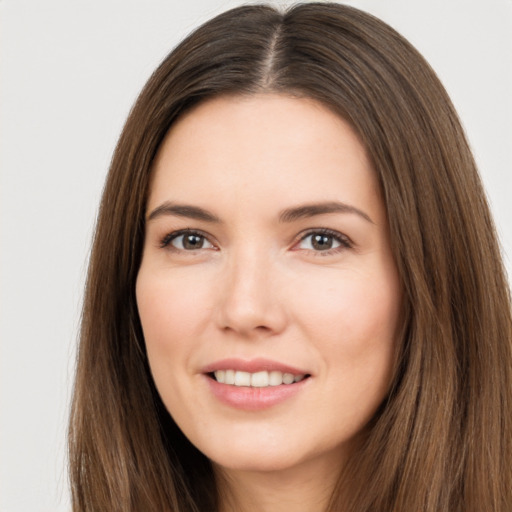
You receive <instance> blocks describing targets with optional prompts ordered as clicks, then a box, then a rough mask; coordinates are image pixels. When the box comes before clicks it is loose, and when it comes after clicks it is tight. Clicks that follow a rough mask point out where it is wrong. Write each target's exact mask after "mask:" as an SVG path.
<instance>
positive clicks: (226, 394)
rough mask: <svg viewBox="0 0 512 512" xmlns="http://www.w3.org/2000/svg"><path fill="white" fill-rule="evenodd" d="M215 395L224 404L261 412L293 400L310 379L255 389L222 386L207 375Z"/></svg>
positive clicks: (228, 385)
mask: <svg viewBox="0 0 512 512" xmlns="http://www.w3.org/2000/svg"><path fill="white" fill-rule="evenodd" d="M205 378H206V379H207V381H208V385H209V386H210V390H211V391H212V393H213V395H214V396H215V397H216V398H217V399H218V400H220V401H221V402H222V403H224V404H226V405H229V406H230V407H234V408H235V409H241V410H245V411H261V410H263V409H268V408H270V407H272V406H274V405H278V404H280V403H282V402H285V401H286V400H289V399H291V398H292V397H294V396H295V395H297V394H298V393H300V392H301V391H302V390H303V389H304V387H305V386H306V383H307V382H308V381H309V379H310V378H309V377H308V378H306V379H303V380H301V381H300V382H296V383H294V384H282V385H280V386H268V387H265V388H253V387H246V386H233V385H230V384H221V383H220V382H217V381H216V380H215V379H212V378H211V377H209V376H207V375H205Z"/></svg>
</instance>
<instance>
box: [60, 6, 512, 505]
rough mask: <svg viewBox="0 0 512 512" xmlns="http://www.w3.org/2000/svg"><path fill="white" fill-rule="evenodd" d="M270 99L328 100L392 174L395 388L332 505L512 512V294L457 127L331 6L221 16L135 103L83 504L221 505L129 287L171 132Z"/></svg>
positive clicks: (80, 496)
mask: <svg viewBox="0 0 512 512" xmlns="http://www.w3.org/2000/svg"><path fill="white" fill-rule="evenodd" d="M266 91H270V92H277V93H280V92H282V93H284V94H287V95H290V94H292V95H296V96H304V97H309V98H313V99H316V100H318V101H320V102H322V103H324V104H325V105H327V106H328V107H330V108H331V109H332V110H333V111H335V112H337V113H339V115H341V116H342V117H343V118H344V119H346V120H347V121H349V122H350V123H351V124H352V126H353V127H354V128H355V130H356V131H357V133H358V134H359V136H360V138H361V140H362V141H363V143H364V144H365V146H366V148H367V151H368V154H369V155H370V157H371V159H372V161H373V165H374V168H375V170H376V173H377V174H378V176H379V180H380V183H381V187H382V192H383V196H384V199H385V204H386V208H387V212H388V218H389V224H390V232H391V243H392V247H393V251H394V255H395V259H396V263H397V266H398V269H399V273H400V276H401V281H402V285H403V289H404V311H403V319H404V320H403V328H402V330H401V337H400V340H399V341H400V354H399V356H400V357H399V363H398V365H397V368H396V371H395V376H394V381H393V385H392V388H391V390H390V392H389V395H388V397H387V398H386V400H385V403H383V404H382V406H381V408H380V409H379V411H378V412H377V414H376V415H375V417H374V418H373V419H372V422H371V424H370V425H369V426H368V429H367V430H368V431H367V434H366V436H365V439H364V442H363V444H362V446H361V447H360V449H359V450H358V452H357V453H356V454H355V456H354V457H353V460H351V461H350V463H349V465H348V467H346V468H344V471H343V473H342V476H341V478H340V483H339V486H338V488H337V489H335V491H334V493H333V496H332V502H331V509H332V510H344V511H347V512H348V511H352V512H356V511H357V512H364V511H379V512H384V511H407V512H409V511H426V512H427V511H428V512H441V511H446V512H448V511H450V512H456V511H460V512H462V511H464V512H470V511H474V512H482V511H484V510H493V511H498V512H505V511H507V512H508V511H510V510H512V464H511V461H512V320H511V307H510V296H509V291H508V285H507V282H506V278H505V276H504V270H503V267H502V264H501V259H500V254H499V248H498V243H497V240H496V233H495V229H494V226H493V222H492V220H491V217H490V214H489V208H488V206H487V204H486V200H485V196H484V192H483V190H482V186H481V183H480V180H479V177H478V174H477V171H476V169H475V164H474V161H473V158H472V156H471V153H470V150H469V148H468V144H467V142H466V139H465V136H464V133H463V130H462V128H461V126H460V123H459V121H458V118H457V115H456V113H455V111H454V109H453V106H452V104H451V102H450V100H449V98H448V97H447V94H446V92H445V91H444V89H443V87H442V85H441V84H440V82H439V80H438V79H437V77H436V76H435V74H434V72H433V71H432V70H431V69H430V67H429V66H428V64H427V63H426V62H425V61H424V60H423V58H422V57H421V56H420V55H419V54H418V52H417V51H416V50H415V49H414V48H412V46H411V45H410V44H409V43H408V42H407V41H405V40H404V39H403V38H402V37H401V36H400V35H398V34H397V33H396V32H395V31H394V30H393V29H391V28H390V27H389V26H387V25H386V24H384V23H383V22H381V21H379V20H377V19H375V18H374V17H372V16H370V15H368V14H365V13H363V12H361V11H359V10H356V9H354V8H350V7H347V6H342V5H338V4H329V3H317V4H314V3H309V4H304V5H296V6H293V7H291V8H290V9H289V10H287V11H286V12H284V13H281V12H278V11H276V10H275V9H273V8H271V7H268V6H258V5H255V6H245V7H240V8H237V9H233V10H231V11H228V12H226V13H224V14H221V15H220V16H218V17H216V18H214V19H213V20H211V21H209V22H208V23H206V24H205V25H203V26H202V27H200V28H199V29H198V30H197V31H195V32H194V33H193V34H192V35H190V36H189V37H188V38H187V39H186V40H185V41H183V42H182V43H181V44H180V45H179V46H178V47H177V48H176V49H175V50H174V51H173V52H172V53H171V54H170V55H169V56H168V57H167V58H166V59H165V60H164V62H163V63H162V64H161V65H160V66H159V68H158V69H157V70H156V71H155V73H154V74H153V76H152V77H151V78H150V80H149V82H148V83H147V85H146V86H145V88H144V90H143V91H142V93H141V95H140V96H139V98H138V100H137V102H136V104H135V106H134V107H133V110H132V111H131V113H130V116H129V118H128V120H127V122H126V125H125V127H124V130H123V132H122V134H121V137H120V140H119V143H118V146H117V149H116V151H115V154H114V157H113V161H112V165H111V169H110V173H109V175H108V179H107V182H106V185H105V189H104V193H103V199H102V203H101V208H100V213H99V218H98V223H97V229H96V234H95V238H94V246H93V250H92V254H91V260H90V267H89V274H88V280H87V289H86V294H85V301H84V309H83V318H82V329H81V337H80V346H79V355H78V367H77V375H76V384H75V389H74V398H73V405H72V414H71V423H70V435H69V443H70V474H71V483H72V495H73V509H74V510H75V511H92V510H109V511H112V512H113V511H123V512H128V511H141V510H162V511H163V510H172V511H174V512H183V511H198V510H209V511H210V510H215V509H216V506H217V505H216V492H215V483H214V479H213V475H212V470H211V467H210V463H209V461H208V460H207V459H206V457H204V456H203V455H202V454H201V453H200V452H199V451H198V450H197V449H196V448H195V447H193V446H192V445H191V444H190V443H189V442H188V441H187V439H186V438H185V437H184V435H183V434H182V433H181V432H180V431H179V429H178V428H177V427H176V425H175V424H174V422H173V420H172V418H171V417H170V416H169V414H168V413H167V411H166V410H165V407H164V406H163V404H162V402H161V400H160V398H159V396H158V393H157V392H156V389H155V386H154V384H153V381H152V378H151V375H150V371H149V368H148V363H147V358H146V353H145V346H144V339H143V336H142V332H141V327H140V323H139V318H138V313H137V306H136V301H135V280H136V277H137V272H138V268H139V265H140V261H141V253H142V245H143V239H144V213H145V206H146V199H147V193H148V182H149V178H150V171H151V164H152V161H153V158H154V156H155V153H156V151H157V149H158V147H159V145H160V143H161V141H162V139H163V138H164V136H165V134H166V133H167V131H168V130H169V127H170V126H171V125H172V123H173V122H174V121H175V120H176V119H177V118H178V117H179V116H180V115H181V114H182V113H183V112H184V111H185V110H187V109H189V108H190V107H191V106H192V105H195V104H197V103H198V102H200V101H204V100H206V99H208V98H210V97H213V96H217V95H220V94H224V95H225V94H254V93H256V92H266ZM340 469H341V468H340ZM349 490H350V492H348V491H349Z"/></svg>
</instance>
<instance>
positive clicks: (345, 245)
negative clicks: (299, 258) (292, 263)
mask: <svg viewBox="0 0 512 512" xmlns="http://www.w3.org/2000/svg"><path fill="white" fill-rule="evenodd" d="M312 235H325V236H328V237H331V238H332V239H333V240H334V241H336V242H338V243H339V244H340V245H339V246H338V247H333V248H331V249H326V250H323V251H315V250H310V251H311V252H312V253H313V254H314V255H315V256H331V255H333V254H337V253H339V252H341V251H344V250H346V249H353V248H354V244H353V242H352V240H350V238H349V237H348V236H346V235H343V234H342V233H340V232H338V231H334V230H332V229H327V228H312V229H309V230H308V231H307V232H305V233H303V234H302V236H301V237H300V238H299V240H298V241H297V242H296V243H295V244H294V247H295V246H296V245H298V244H300V243H301V242H303V241H304V240H306V239H307V238H308V237H310V236H312ZM296 250H298V249H296Z"/></svg>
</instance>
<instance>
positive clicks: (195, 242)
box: [183, 235, 203, 249]
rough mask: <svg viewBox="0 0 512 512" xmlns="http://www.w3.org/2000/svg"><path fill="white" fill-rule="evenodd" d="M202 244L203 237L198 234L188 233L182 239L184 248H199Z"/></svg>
mask: <svg viewBox="0 0 512 512" xmlns="http://www.w3.org/2000/svg"><path fill="white" fill-rule="evenodd" d="M202 246H203V237H202V236H199V235H188V236H186V237H185V238H184V240H183V247H185V249H201V247H202Z"/></svg>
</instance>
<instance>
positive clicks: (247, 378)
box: [235, 372, 251, 386]
mask: <svg viewBox="0 0 512 512" xmlns="http://www.w3.org/2000/svg"><path fill="white" fill-rule="evenodd" d="M250 385H251V374H250V373H249V372H235V386H250Z"/></svg>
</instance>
